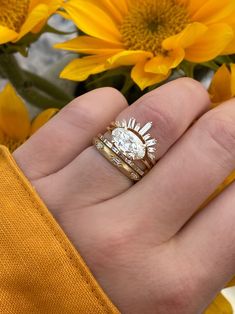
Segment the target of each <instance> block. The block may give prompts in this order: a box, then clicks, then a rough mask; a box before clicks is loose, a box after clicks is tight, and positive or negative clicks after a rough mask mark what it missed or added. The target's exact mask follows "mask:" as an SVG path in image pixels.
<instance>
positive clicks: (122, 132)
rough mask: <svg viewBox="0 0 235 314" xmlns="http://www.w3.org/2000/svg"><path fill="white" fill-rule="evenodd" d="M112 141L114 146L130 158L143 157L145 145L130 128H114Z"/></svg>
mask: <svg viewBox="0 0 235 314" xmlns="http://www.w3.org/2000/svg"><path fill="white" fill-rule="evenodd" d="M112 141H113V143H114V144H115V146H116V147H117V148H118V149H119V150H120V151H121V152H122V153H123V155H125V156H126V157H127V158H130V159H132V160H138V159H142V158H144V156H145V154H146V146H145V144H144V143H143V142H142V141H141V139H140V138H139V137H138V136H137V135H135V133H133V132H132V131H130V130H127V129H124V128H116V129H114V130H113V131H112Z"/></svg>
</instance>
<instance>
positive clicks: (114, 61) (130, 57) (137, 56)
mask: <svg viewBox="0 0 235 314" xmlns="http://www.w3.org/2000/svg"><path fill="white" fill-rule="evenodd" d="M152 57H153V54H152V53H151V52H147V51H142V50H125V51H121V52H119V53H117V54H116V55H114V56H112V57H110V58H109V59H108V62H109V63H110V64H111V65H114V66H122V65H135V64H137V63H139V62H141V61H143V60H147V59H148V58H152Z"/></svg>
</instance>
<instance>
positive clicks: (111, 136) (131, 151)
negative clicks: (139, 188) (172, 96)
mask: <svg viewBox="0 0 235 314" xmlns="http://www.w3.org/2000/svg"><path fill="white" fill-rule="evenodd" d="M151 128H152V122H148V123H146V124H145V125H144V126H141V124H140V123H137V122H136V119H135V118H131V119H129V121H127V120H122V121H115V122H112V123H111V125H110V126H109V127H108V128H107V132H106V133H105V134H104V135H102V134H100V135H98V136H97V137H95V138H94V145H95V147H96V148H97V150H98V151H99V152H100V153H101V154H102V155H103V156H104V157H105V158H106V159H107V160H109V161H110V162H111V163H112V164H113V165H114V166H116V167H117V168H118V169H119V170H120V171H121V172H122V173H123V174H125V175H126V176H127V177H128V178H130V179H132V180H133V181H139V180H140V179H141V178H143V177H144V176H145V175H146V174H147V173H148V172H149V171H150V170H151V169H152V168H153V166H154V165H155V164H156V150H157V149H156V148H157V144H158V142H157V140H156V139H154V138H152V137H151V135H150V134H149V131H150V129H151Z"/></svg>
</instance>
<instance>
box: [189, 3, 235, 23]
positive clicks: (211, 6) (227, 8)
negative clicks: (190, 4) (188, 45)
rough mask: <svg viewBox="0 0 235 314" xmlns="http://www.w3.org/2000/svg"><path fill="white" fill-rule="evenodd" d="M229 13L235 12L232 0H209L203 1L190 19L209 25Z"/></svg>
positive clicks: (234, 4)
mask: <svg viewBox="0 0 235 314" xmlns="http://www.w3.org/2000/svg"><path fill="white" fill-rule="evenodd" d="M231 13H233V14H234V13H235V1H234V0H224V1H215V0H209V1H205V2H204V4H203V5H202V6H201V8H200V10H198V11H197V12H196V13H195V14H194V15H193V16H192V17H191V19H192V20H193V21H199V22H201V23H205V24H207V25H209V24H212V23H220V22H221V21H222V20H223V19H226V18H227V17H229V16H230V14H231Z"/></svg>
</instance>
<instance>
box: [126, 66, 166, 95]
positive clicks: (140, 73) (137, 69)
mask: <svg viewBox="0 0 235 314" xmlns="http://www.w3.org/2000/svg"><path fill="white" fill-rule="evenodd" d="M145 64H146V62H145V61H142V62H139V63H137V64H136V65H135V66H134V67H133V69H132V71H131V78H132V79H133V81H134V82H135V83H136V84H137V85H138V86H139V88H140V89H141V90H144V89H145V88H146V87H149V86H152V85H154V84H157V83H160V82H162V81H164V80H165V79H167V77H168V76H169V74H170V73H168V75H162V74H154V73H147V72H145V70H144V67H145Z"/></svg>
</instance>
